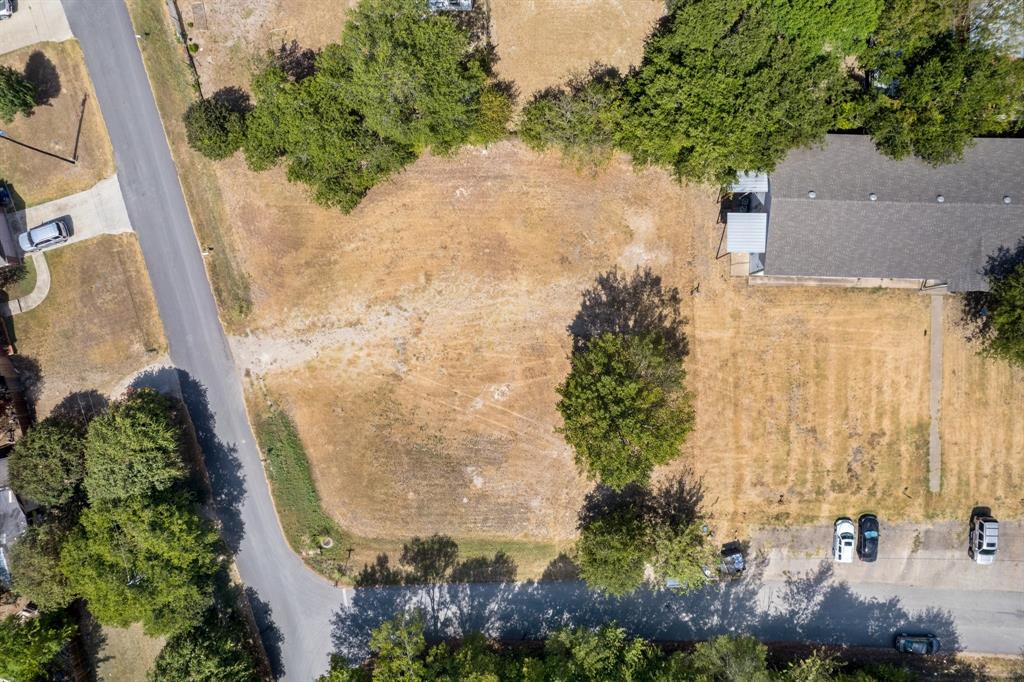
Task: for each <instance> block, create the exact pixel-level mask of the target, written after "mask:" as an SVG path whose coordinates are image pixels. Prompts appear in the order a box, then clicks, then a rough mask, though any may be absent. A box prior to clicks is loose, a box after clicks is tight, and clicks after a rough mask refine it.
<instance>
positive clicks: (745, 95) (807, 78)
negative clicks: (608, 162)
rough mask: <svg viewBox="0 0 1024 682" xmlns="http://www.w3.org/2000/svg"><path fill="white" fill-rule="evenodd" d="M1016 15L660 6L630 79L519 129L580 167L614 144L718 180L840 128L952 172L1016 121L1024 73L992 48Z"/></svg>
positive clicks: (795, 4) (958, 2) (959, 1)
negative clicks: (969, 150)
mask: <svg viewBox="0 0 1024 682" xmlns="http://www.w3.org/2000/svg"><path fill="white" fill-rule="evenodd" d="M1000 7H1003V8H1004V9H1006V10H1007V11H997V9H998V8H1000ZM1014 8H1016V12H1017V13H1018V14H1021V15H1024V12H1021V10H1022V9H1024V8H1022V7H1021V4H1020V1H1019V0H986V1H985V2H974V3H972V2H970V0H954V1H953V2H934V1H933V0H841V1H839V2H829V3H822V2H807V1H804V0H670V2H669V14H668V16H667V17H666V19H665V20H664V21H663V22H662V24H661V26H660V27H659V28H658V29H657V30H656V31H655V32H654V34H653V35H652V36H651V37H650V38H649V39H648V42H647V45H646V48H645V52H644V58H643V61H642V63H641V64H640V66H639V67H638V68H637V69H635V70H634V71H633V72H631V73H629V74H628V75H626V76H624V77H623V76H620V75H619V74H617V73H615V72H613V71H609V70H607V69H595V70H593V71H592V72H591V73H590V74H589V75H588V76H584V77H577V78H573V79H571V80H570V81H569V83H568V84H567V85H566V86H565V87H562V88H553V89H549V90H546V91H544V92H541V93H538V94H537V95H535V96H534V98H533V99H532V100H531V101H530V102H529V103H528V105H527V106H526V108H525V111H524V115H523V125H522V126H521V127H520V134H521V136H522V138H523V140H524V141H525V142H526V143H527V144H528V145H530V146H531V147H533V148H535V149H539V150H543V149H547V148H549V147H558V148H560V149H562V150H563V151H564V152H565V154H566V155H567V156H569V157H570V158H573V159H576V160H577V161H584V162H593V161H595V160H598V161H599V160H601V159H603V158H606V157H607V155H608V154H609V153H610V151H611V149H612V148H619V149H621V150H623V151H625V152H627V153H630V154H632V156H633V158H634V160H635V161H637V162H638V163H645V164H658V165H662V166H666V167H669V168H672V169H673V170H674V171H675V172H676V174H677V175H679V176H681V177H685V178H690V179H694V180H698V181H711V182H719V183H725V182H727V181H729V180H730V179H731V178H732V177H734V176H735V173H736V172H737V171H742V170H754V169H762V170H771V169H772V168H773V167H774V166H775V165H776V164H777V163H778V162H779V161H781V160H782V158H783V157H784V156H785V155H786V153H787V152H788V151H789V150H791V149H793V148H795V147H799V146H803V145H807V144H809V143H812V142H814V141H816V140H819V139H821V138H822V136H823V135H824V134H825V133H826V132H827V131H829V130H835V129H857V128H862V129H864V130H866V131H867V132H868V133H869V134H870V135H871V136H872V137H873V138H874V139H875V141H876V143H877V145H878V147H879V148H880V149H881V150H882V151H883V152H885V153H886V154H889V155H891V156H893V157H896V158H900V157H903V156H906V155H908V154H914V155H916V156H918V157H920V158H922V159H924V160H926V161H928V162H929V163H933V164H940V163H947V162H950V161H954V160H956V159H957V158H958V157H959V156H960V155H961V153H962V152H963V150H964V148H965V146H966V145H968V144H969V143H970V139H971V138H972V137H973V136H977V135H985V134H993V133H1001V132H1012V131H1013V130H1014V129H1019V128H1020V126H1021V125H1022V120H1024V116H1022V115H1024V104H1022V102H1024V62H1022V61H1021V60H1015V59H1012V58H1011V57H1009V56H1008V54H1007V53H1005V52H1004V51H1003V50H1001V49H1000V47H999V46H998V45H997V42H998V41H996V40H995V39H994V37H993V32H994V31H996V29H997V28H999V27H1003V26H1004V25H1006V23H1007V21H1008V19H1007V17H1008V16H1010V17H1012V16H1014V12H1013V9H1014ZM1015 20H1016V21H1017V22H1018V23H1024V20H1022V19H1020V18H1016V19H1015Z"/></svg>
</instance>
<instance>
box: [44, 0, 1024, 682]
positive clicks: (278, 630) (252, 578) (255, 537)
mask: <svg viewBox="0 0 1024 682" xmlns="http://www.w3.org/2000/svg"><path fill="white" fill-rule="evenodd" d="M64 6H65V8H66V9H67V13H68V18H69V20H70V24H71V28H72V30H73V31H74V33H75V35H76V36H77V37H78V39H79V41H80V42H81V44H82V48H83V51H84V53H85V57H86V62H87V65H88V67H89V71H90V73H91V75H92V78H93V80H94V83H95V87H96V93H97V97H98V98H99V101H100V105H101V108H102V111H103V115H104V117H105V119H106V123H107V126H108V128H109V131H110V138H111V142H112V144H113V147H114V154H115V159H116V162H117V167H118V175H119V177H120V180H121V190H122V192H123V194H124V199H125V205H126V207H127V212H128V217H129V218H130V220H131V224H132V226H133V227H134V228H135V231H136V232H137V233H138V235H139V240H140V243H141V245H142V250H143V254H144V256H145V259H146V264H147V267H148V269H149V274H150V278H151V280H152V283H153V288H154V291H155V293H156V299H157V304H158V306H159V310H160V315H161V317H162V319H163V322H164V328H165V331H166V336H167V339H168V343H169V347H170V357H171V360H172V362H173V363H174V365H175V366H176V367H177V368H178V370H179V372H180V377H181V383H182V388H183V392H184V395H185V397H186V400H187V402H188V404H189V408H190V410H191V411H192V415H193V418H194V420H195V421H196V425H197V430H198V432H199V436H200V441H201V444H202V445H203V448H204V450H205V452H206V456H207V458H208V464H209V467H210V469H211V473H212V475H213V479H214V481H213V482H214V487H215V489H216V492H217V495H218V499H219V503H220V506H221V515H222V518H223V520H224V523H225V529H224V535H225V537H226V539H227V541H228V542H229V543H231V544H232V546H233V547H235V548H236V549H237V552H238V554H237V563H238V567H239V570H240V571H241V575H242V578H243V579H244V580H245V582H246V584H247V585H248V586H249V587H250V588H251V589H252V590H253V592H252V595H251V596H252V599H253V602H254V604H255V605H256V610H257V611H258V612H259V613H265V612H266V611H267V610H268V609H269V611H270V615H271V616H272V623H273V625H272V626H268V627H267V628H266V629H265V630H264V633H263V634H264V640H265V641H266V642H267V645H268V649H269V650H270V651H271V654H272V656H274V658H276V659H278V660H279V661H280V668H281V671H282V672H283V675H284V676H285V677H286V678H287V679H289V680H296V681H301V682H309V681H310V680H312V679H313V677H314V676H315V675H316V674H318V673H320V672H322V671H323V670H324V669H325V668H326V666H327V660H328V654H329V653H330V652H331V651H332V650H338V651H341V652H344V653H349V654H351V655H359V654H360V653H361V652H363V651H364V646H365V640H366V636H367V633H368V632H369V630H370V629H371V628H372V627H373V626H374V625H376V624H377V623H378V622H380V620H382V619H384V618H386V617H388V616H390V615H391V614H393V613H394V612H395V611H396V610H399V609H405V608H409V607H411V606H415V605H430V606H431V608H430V613H431V616H432V619H433V622H434V623H435V624H436V626H437V627H438V628H439V629H441V630H443V631H445V632H453V633H457V632H460V631H465V630H469V629H483V630H485V631H488V632H491V633H493V634H496V635H501V636H505V637H517V636H526V635H539V634H543V633H544V632H545V631H546V630H547V629H549V628H552V627H556V626H558V625H562V624H585V623H597V622H604V621H606V620H612V619H615V620H618V621H619V622H620V623H623V624H624V625H626V626H628V627H629V628H630V629H633V630H634V631H636V632H639V633H642V634H646V635H649V636H653V637H659V638H665V639H679V638H692V637H704V636H706V635H708V634H712V633H716V632H732V631H750V632H753V633H754V634H756V635H759V636H762V637H765V638H767V639H800V640H807V641H829V642H845V643H851V644H866V645H877V646H887V645H888V644H889V643H890V641H891V637H892V634H893V632H895V631H897V630H900V629H904V628H906V629H915V630H916V629H929V630H934V631H935V632H936V633H937V634H939V635H940V636H941V637H943V638H944V639H945V642H946V646H947V648H957V647H962V648H966V649H970V650H976V651H990V652H1001V653H1015V652H1016V651H1017V650H1018V648H1019V647H1020V645H1021V642H1022V640H1024V637H1022V633H1024V592H1022V590H1021V588H1022V585H1021V582H1020V580H1019V572H1014V571H1017V569H1015V568H1014V566H1015V565H1016V564H1014V563H1013V562H1012V561H1011V562H1008V563H1006V564H1005V566H1006V567H1005V568H1000V566H996V567H992V568H993V572H992V573H989V574H986V575H988V576H989V578H991V583H992V584H988V582H985V583H984V584H982V583H980V582H979V583H978V584H977V585H974V584H972V581H971V579H970V576H977V575H979V574H977V573H968V572H967V571H976V570H977V569H978V567H975V566H970V565H968V562H967V561H966V559H964V558H962V557H961V558H960V559H958V560H957V561H958V563H956V564H955V566H951V567H949V571H950V572H952V571H954V570H955V571H957V572H960V571H963V572H962V573H957V575H962V576H967V578H965V579H964V581H963V583H962V584H960V583H957V584H956V585H955V586H953V587H948V588H947V587H942V588H940V587H937V586H935V585H929V584H927V583H924V584H912V583H910V582H908V583H897V584H884V583H881V582H879V581H880V580H884V579H886V578H887V576H888V574H887V573H886V572H885V570H886V568H887V567H886V565H884V564H882V563H880V564H879V565H878V566H877V567H875V568H876V572H875V573H867V571H868V570H869V569H868V568H864V567H857V569H856V570H851V571H844V572H839V571H837V572H836V573H837V574H838V576H837V575H836V574H833V571H832V565H831V564H830V563H828V562H823V561H821V559H820V557H821V556H822V554H820V549H819V545H821V544H822V542H824V543H826V544H827V542H828V536H827V529H826V534H825V539H824V540H822V539H821V538H820V537H819V536H820V535H821V532H820V529H812V531H808V532H813V533H814V535H813V538H811V536H808V538H809V540H810V541H809V544H808V549H807V551H806V552H800V551H797V552H782V553H778V554H776V555H772V550H771V549H770V547H767V546H766V547H767V548H766V557H765V560H766V561H767V563H766V564H765V565H763V566H755V567H754V568H752V570H751V571H750V574H749V576H748V577H747V578H746V579H744V580H743V581H740V582H737V583H732V584H729V585H724V586H716V587H713V588H710V589H707V590H704V591H702V592H700V593H698V594H696V595H692V596H690V597H686V598H676V597H669V596H666V595H665V594H650V593H642V594H639V595H636V596H633V597H630V598H629V599H625V600H611V599H607V598H603V597H601V596H600V595H595V594H593V593H591V592H588V591H587V590H585V589H584V588H583V586H581V585H579V584H578V583H545V584H542V585H536V584H531V583H522V584H512V585H473V586H465V585H453V586H447V587H444V588H438V589H437V590H424V589H417V588H382V589H363V590H340V589H335V588H333V587H332V586H331V585H330V584H329V583H327V582H326V581H324V580H322V579H321V578H319V577H317V576H315V575H314V574H313V573H311V572H310V571H308V570H307V569H306V568H305V566H304V565H303V564H302V562H301V561H300V560H299V558H298V557H296V556H295V555H294V554H293V553H292V552H291V551H290V549H289V548H288V545H287V543H286V542H285V540H284V537H283V536H282V534H281V531H280V528H279V526H278V522H277V518H276V515H275V513H274V509H273V505H272V503H271V499H270V495H269V491H268V489H267V484H266V481H265V479H264V476H263V470H262V466H261V463H260V459H259V452H258V450H257V448H256V447H255V445H254V440H253V436H252V432H251V430H250V427H249V424H248V421H247V419H246V413H245V409H244V403H243V400H242V389H241V382H240V380H239V377H238V374H237V371H236V368H235V365H234V363H233V361H232V358H231V354H230V351H229V349H228V346H227V343H226V342H225V338H224V334H223V331H222V329H221V326H220V322H219V319H218V316H217V310H216V307H215V304H214V300H213V297H212V295H211V292H210V288H209V284H208V282H207V279H206V273H205V271H204V269H203V264H202V259H201V256H200V253H199V247H198V245H197V243H196V238H195V235H194V232H193V230H192V225H191V223H190V219H189V214H188V211H187V210H186V207H185V203H184V200H183V197H182V193H181V189H180V186H179V184H178V179H177V175H176V170H175V167H174V164H173V162H172V160H171V157H170V153H169V150H168V148H167V143H166V139H165V138H164V133H163V129H162V127H161V123H160V118H159V116H158V113H157V110H156V107H155V104H154V102H153V97H152V94H151V92H150V87H149V82H148V81H147V79H146V74H145V71H144V69H143V66H142V61H141V56H140V54H139V51H138V47H137V45H136V42H135V36H134V31H133V29H132V26H131V24H130V22H129V19H128V14H127V11H126V9H125V6H124V4H123V2H121V0H64ZM780 532H784V531H780ZM901 532H903V531H901ZM956 532H957V531H956V530H955V528H953V527H951V528H950V529H949V533H952V535H951V537H950V539H948V540H944V542H947V544H948V547H949V548H951V549H948V550H947V549H946V545H941V548H942V551H943V552H945V551H950V552H953V551H956V538H955V534H956ZM1014 532H1015V533H1016V535H1015V536H1013V535H1010V536H1008V537H1016V538H1018V540H1017V541H1016V542H1019V541H1020V540H1019V537H1020V534H1019V529H1018V530H1017V531H1014ZM922 542H923V543H924V547H929V546H930V545H928V543H927V541H926V540H923V541H922ZM894 547H895V545H894ZM924 551H925V550H921V552H922V554H921V555H920V557H919V558H906V557H904V558H903V559H902V561H904V562H905V563H907V564H908V565H916V562H919V561H924V560H925V556H924V554H923V552H924ZM909 554H910V552H909V551H908V553H907V556H909ZM894 556H896V554H895V553H894ZM942 556H943V557H945V555H942ZM950 556H952V555H950ZM769 560H770V561H769ZM941 560H942V561H946V560H947V559H946V558H943V559H941ZM930 565H931V564H930ZM934 565H938V564H934ZM850 568H851V569H852V567H850ZM790 569H794V570H796V571H797V573H796V574H791V575H789V576H788V577H787V576H786V573H785V572H786V571H787V570H790ZM942 570H943V571H945V569H944V568H943V569H942ZM857 571H864V573H863V574H861V573H857ZM998 571H1005V573H1002V574H1000V573H998ZM941 572H942V571H940V572H939V573H941ZM847 574H848V576H847ZM992 576H996V578H992ZM999 576H1001V577H999ZM264 605H265V606H264ZM268 620H270V619H268Z"/></svg>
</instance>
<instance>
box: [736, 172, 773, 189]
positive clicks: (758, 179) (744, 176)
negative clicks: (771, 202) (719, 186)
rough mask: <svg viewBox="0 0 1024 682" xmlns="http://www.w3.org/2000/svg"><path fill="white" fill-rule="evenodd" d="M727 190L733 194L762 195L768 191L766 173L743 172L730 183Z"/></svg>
mask: <svg viewBox="0 0 1024 682" xmlns="http://www.w3.org/2000/svg"><path fill="white" fill-rule="evenodd" d="M729 190H730V191H731V192H732V193H733V194H746V193H747V192H754V193H763V192H767V191H768V174H767V173H750V172H747V171H744V172H742V173H740V174H739V176H738V177H737V178H736V182H734V183H732V186H730V187H729Z"/></svg>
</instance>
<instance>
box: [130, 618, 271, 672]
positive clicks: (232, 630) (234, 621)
mask: <svg viewBox="0 0 1024 682" xmlns="http://www.w3.org/2000/svg"><path fill="white" fill-rule="evenodd" d="M259 678H260V675H259V671H258V666H257V663H256V658H255V656H254V655H253V652H252V643H251V642H249V641H248V639H247V637H246V625H245V623H244V622H243V621H242V618H241V616H239V615H238V614H237V613H236V612H235V611H234V610H233V609H229V610H226V611H224V610H221V609H217V608H212V609H210V610H209V611H207V613H206V617H205V618H204V619H203V620H202V621H201V622H200V623H199V624H197V625H196V626H195V627H193V628H191V629H188V630H185V631H184V632H180V633H178V634H176V635H174V636H173V637H171V638H170V639H169V640H167V644H165V645H164V648H163V649H161V650H160V655H159V656H158V657H157V659H156V662H155V663H154V665H153V668H152V670H150V672H149V682H179V681H181V680H196V681H199V680H201V681H202V682H250V680H256V679H259Z"/></svg>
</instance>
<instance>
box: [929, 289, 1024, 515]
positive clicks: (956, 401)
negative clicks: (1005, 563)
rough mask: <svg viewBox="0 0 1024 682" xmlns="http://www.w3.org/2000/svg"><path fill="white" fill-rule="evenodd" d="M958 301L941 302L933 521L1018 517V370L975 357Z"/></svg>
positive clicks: (1022, 393)
mask: <svg viewBox="0 0 1024 682" xmlns="http://www.w3.org/2000/svg"><path fill="white" fill-rule="evenodd" d="M959 319H960V310H959V302H958V301H957V299H950V300H947V301H946V308H945V320H946V329H945V333H946V336H945V337H944V345H943V351H944V352H943V357H944V360H943V379H942V420H941V422H940V424H941V426H942V494H941V495H940V496H939V498H938V499H937V500H936V504H935V513H936V514H942V515H946V516H956V515H959V516H963V515H964V509H970V508H971V507H972V506H975V505H987V506H990V507H992V509H993V510H994V511H996V513H999V514H1002V515H1004V516H1020V515H1022V514H1024V420H1022V419H1021V410H1020V406H1021V405H1022V404H1024V370H1021V369H1019V368H1012V367H1010V366H1009V365H1007V364H1006V363H1005V362H1002V361H998V360H992V359H989V358H985V357H982V356H980V355H978V353H977V350H978V349H977V346H976V344H973V343H970V342H968V341H966V340H965V334H964V329H963V328H962V327H961V326H960V325H959V324H958V322H959Z"/></svg>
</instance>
